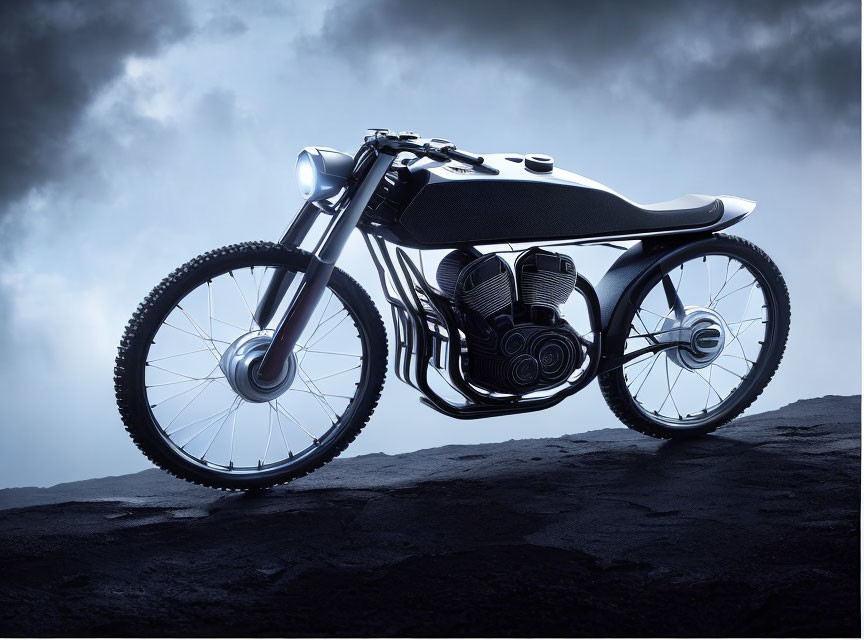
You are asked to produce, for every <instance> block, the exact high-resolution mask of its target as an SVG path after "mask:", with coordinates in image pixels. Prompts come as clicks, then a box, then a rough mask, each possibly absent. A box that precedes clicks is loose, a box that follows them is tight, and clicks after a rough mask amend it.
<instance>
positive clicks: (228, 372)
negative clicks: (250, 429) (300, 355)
mask: <svg viewBox="0 0 864 640" xmlns="http://www.w3.org/2000/svg"><path fill="white" fill-rule="evenodd" d="M272 341H273V331H251V332H249V333H246V334H243V335H242V336H240V337H239V338H237V339H236V340H235V341H234V342H233V343H232V344H231V346H230V347H228V348H227V349H225V353H223V354H222V358H221V359H220V360H219V368H220V369H222V373H223V374H224V375H225V379H226V380H228V384H229V385H231V388H232V389H233V390H234V392H235V393H236V394H237V395H238V396H240V397H241V398H243V399H244V400H246V401H247V402H269V401H271V400H275V399H276V398H278V397H279V396H281V395H282V394H283V393H284V392H285V391H286V390H287V389H288V387H290V386H291V383H292V382H294V376H295V375H296V373H297V359H296V357H295V356H294V354H293V353H292V354H291V355H290V356H289V357H288V359H286V360H285V362H284V363H283V365H282V371H281V373H280V374H279V375H278V376H277V377H276V382H275V383H274V384H267V385H266V386H265V385H263V384H261V383H260V382H259V381H257V375H256V374H257V372H258V367H259V365H260V364H261V360H262V359H263V358H264V354H265V353H266V352H267V348H268V347H269V346H270V343H271V342H272Z"/></svg>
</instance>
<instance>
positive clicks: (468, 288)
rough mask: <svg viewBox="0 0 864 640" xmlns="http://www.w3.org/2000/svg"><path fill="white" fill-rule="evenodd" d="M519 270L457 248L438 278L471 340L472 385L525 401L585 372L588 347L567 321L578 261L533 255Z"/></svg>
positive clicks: (467, 363)
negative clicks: (527, 396)
mask: <svg viewBox="0 0 864 640" xmlns="http://www.w3.org/2000/svg"><path fill="white" fill-rule="evenodd" d="M515 271H516V273H515V277H514V274H513V270H512V269H511V268H510V265H509V264H508V263H507V261H506V260H504V259H503V258H502V257H501V256H499V255H497V254H488V255H480V254H479V253H478V252H476V251H466V250H461V249H458V250H456V251H452V252H451V253H449V254H448V255H447V256H445V257H444V259H443V260H442V261H441V264H440V265H439V267H438V272H437V274H436V276H437V280H438V286H439V288H440V289H441V291H442V292H444V294H445V295H446V296H447V297H449V298H450V299H451V301H452V303H453V306H454V308H455V310H456V315H457V318H458V323H459V327H460V329H461V330H462V331H463V332H464V333H465V343H466V347H467V354H466V357H465V358H463V369H464V371H465V377H466V380H468V381H469V382H470V383H472V384H474V385H476V386H478V387H481V388H484V389H486V390H488V391H492V392H497V393H507V394H517V395H521V394H525V393H530V392H532V391H538V390H542V389H549V388H552V387H556V386H558V385H560V384H562V383H563V382H565V381H566V380H567V378H569V377H570V375H571V374H572V373H573V372H574V371H576V370H577V369H578V368H579V367H581V366H582V363H583V361H584V359H585V347H584V345H583V342H582V338H581V336H580V335H579V334H578V333H577V332H576V331H575V330H574V329H573V327H571V326H570V325H569V324H568V323H567V322H566V321H565V320H563V319H562V318H561V315H560V306H561V305H562V304H564V303H565V302H566V301H567V299H568V298H569V297H570V294H572V293H573V290H574V286H575V282H576V268H575V266H574V264H573V260H572V259H571V258H570V257H569V256H567V255H564V254H559V253H552V252H549V251H544V250H542V249H537V248H533V249H529V250H528V251H525V252H524V253H522V254H520V256H519V257H518V258H517V259H516V263H515Z"/></svg>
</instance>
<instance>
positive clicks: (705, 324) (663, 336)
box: [656, 306, 727, 369]
mask: <svg viewBox="0 0 864 640" xmlns="http://www.w3.org/2000/svg"><path fill="white" fill-rule="evenodd" d="M726 331H727V330H726V323H725V322H724V321H723V318H722V317H721V316H720V314H719V313H717V312H716V311H714V310H713V309H706V308H705V307H697V306H687V307H684V317H683V318H681V319H680V320H678V319H677V318H676V317H675V312H674V311H671V312H670V313H669V317H667V318H666V320H664V321H663V324H662V326H661V328H660V331H658V332H656V337H657V341H658V342H661V343H667V342H685V343H688V346H679V347H677V348H674V349H669V350H668V351H667V355H668V356H669V359H670V360H671V361H672V362H674V363H675V364H677V365H678V366H679V367H686V368H687V369H703V368H705V367H707V366H708V365H709V364H711V363H712V362H714V360H716V359H717V357H718V356H719V355H720V353H721V352H722V351H723V347H725V346H726Z"/></svg>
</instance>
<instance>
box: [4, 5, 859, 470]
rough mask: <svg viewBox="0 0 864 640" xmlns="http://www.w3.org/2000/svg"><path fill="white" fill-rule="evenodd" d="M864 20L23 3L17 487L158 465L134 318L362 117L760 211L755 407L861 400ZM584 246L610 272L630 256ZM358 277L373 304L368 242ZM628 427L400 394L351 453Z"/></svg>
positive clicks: (7, 188)
mask: <svg viewBox="0 0 864 640" xmlns="http://www.w3.org/2000/svg"><path fill="white" fill-rule="evenodd" d="M860 21H861V18H860V6H859V4H858V3H857V2H854V1H852V0H814V1H810V2H805V1H799V2H794V1H789V0H784V1H779V0H778V1H776V2H768V1H758V0H757V1H752V0H751V1H746V2H745V1H740V2H738V1H728V0H724V1H722V2H721V1H719V0H718V1H716V2H708V1H706V2H692V1H690V0H680V1H676V0H657V1H652V2H641V3H636V2H624V1H606V2H602V3H594V2H546V1H541V0H533V1H532V2H517V1H515V0H508V1H499V2H494V3H493V2H489V3H483V2H474V3H465V2H460V1H458V0H446V1H441V0H438V1H436V2H426V3H421V2H405V1H396V0H392V1H386V0H378V1H374V2H373V1H369V2H358V1H356V0H353V1H350V2H349V1H345V2H321V3H311V2H290V1H284V2H277V1H275V0H274V1H269V0H261V1H257V2H244V3H233V2H228V1H227V0H224V1H217V0H212V1H196V2H194V3H189V4H184V3H182V2H179V1H175V0H154V1H151V2H148V3H140V2H135V1H131V0H130V1H129V2H126V1H119V0H108V1H105V2H98V3H97V2H83V1H82V2H71V1H56V2H39V1H35V2H31V1H16V0H6V2H3V3H2V4H0V84H2V96H3V99H2V100H0V349H2V355H0V406H2V407H3V419H2V420H0V486H22V485H47V484H53V483H56V482H62V481H67V480H75V479H82V478H89V477H94V476H103V475H109V474H119V473H126V472H131V471H137V470H140V469H143V468H146V467H147V466H148V464H147V461H146V460H145V459H144V458H143V456H141V455H140V454H139V453H138V452H137V450H136V449H135V447H134V445H133V444H132V443H131V441H130V440H129V439H128V438H127V436H126V434H125V432H124V431H123V428H122V425H121V423H120V420H119V417H118V416H117V413H116V409H115V407H114V402H113V388H112V367H113V359H114V355H115V349H116V344H117V342H118V340H119V337H120V335H121V333H122V330H123V326H124V324H125V322H126V320H127V319H128V317H129V315H130V314H131V312H132V311H133V310H134V308H135V306H136V304H137V303H138V302H139V301H140V300H141V298H143V296H144V295H145V294H146V293H147V292H148V291H149V289H150V288H151V287H152V286H153V285H154V284H156V283H157V282H158V281H159V280H160V279H161V278H162V277H163V276H164V275H166V274H167V273H168V272H169V271H170V270H172V269H173V268H174V267H175V266H177V265H179V264H181V263H183V262H185V261H186V260H187V259H189V258H190V257H193V256H194V255H197V254H199V253H202V252H204V251H206V250H209V249H211V248H214V247H216V246H220V245H223V244H228V243H233V242H238V241H242V240H251V239H274V240H275V239H277V238H278V236H279V234H280V233H281V231H282V230H283V228H284V227H285V226H286V225H287V223H288V222H289V221H290V219H291V216H292V215H293V214H294V213H295V211H296V210H297V209H298V207H299V205H300V203H301V201H300V197H299V195H298V193H297V190H296V187H295V182H294V177H293V167H294V159H295V157H296V153H297V151H298V149H299V148H301V147H303V146H306V145H311V144H318V145H326V146H332V147H336V148H341V149H345V150H347V151H353V150H354V149H356V147H357V146H358V144H359V143H360V142H361V140H362V136H363V134H364V130H365V129H366V128H367V127H389V128H393V129H411V130H415V131H419V132H421V133H423V134H425V135H429V136H441V137H446V138H448V139H451V140H454V141H456V142H457V143H458V144H459V146H460V147H462V148H466V149H470V150H473V151H476V152H497V151H515V152H545V153H549V154H551V155H553V156H555V158H556V163H557V164H558V166H563V167H565V168H568V169H571V170H573V171H576V172H578V173H581V174H583V175H587V176H589V177H591V178H593V179H596V180H598V181H600V182H602V183H604V184H607V185H609V186H611V187H612V188H614V189H616V190H617V191H619V192H621V193H623V194H625V195H626V196H628V197H630V198H632V199H634V200H636V201H640V202H656V201H662V200H669V199H672V198H674V197H677V196H679V195H682V194H684V193H709V194H731V195H739V196H743V197H746V198H750V199H753V200H757V201H758V202H759V205H758V207H757V209H756V211H755V213H754V214H753V215H752V216H751V217H750V218H748V219H747V220H746V221H744V222H743V223H742V224H741V225H739V226H738V227H736V228H735V233H737V234H739V235H744V236H746V237H747V238H748V239H750V240H752V241H754V242H756V243H757V244H759V245H760V246H762V247H763V248H764V249H765V250H767V251H768V253H769V254H770V255H772V256H773V257H774V258H775V260H776V261H777V262H778V264H779V265H780V267H781V269H782V270H783V272H784V273H785V275H786V277H787V280H788V283H789V287H790V292H791V296H792V308H793V315H792V332H791V337H790V344H789V348H788V350H787V354H786V357H785V360H784V362H783V364H782V365H781V368H780V371H779V374H778V376H777V377H776V378H775V381H774V382H773V383H772V384H771V386H769V388H768V390H767V391H766V392H765V394H764V395H763V397H762V398H761V399H760V400H759V402H758V403H757V404H756V405H755V407H754V409H752V410H756V411H758V410H764V409H770V408H774V407H778V406H780V405H783V404H786V403H788V402H791V401H794V400H796V399H799V398H803V397H812V396H819V395H824V394H828V393H840V394H848V393H857V392H859V391H860V385H861V378H860V369H861V360H860V351H861V340H860V326H861V295H860V289H861V282H860V272H861V246H860V238H861V204H860V203H861V179H860V176H861V173H860V172H861V167H860V151H861V149H860V117H861V114H860V90H861V89H860ZM572 255H573V256H574V258H575V260H576V264H577V267H578V268H579V269H580V271H582V272H583V273H584V274H586V275H587V276H588V277H589V278H590V279H591V280H593V281H595V282H596V281H597V280H598V279H599V278H600V276H601V275H602V273H603V271H604V269H605V267H606V266H608V264H609V263H610V262H611V260H613V259H614V257H615V254H614V252H612V254H610V253H609V252H608V251H607V250H600V249H587V250H576V251H574V252H572ZM340 266H342V267H343V268H345V269H346V270H348V271H350V272H352V274H354V275H355V277H357V279H358V280H360V281H361V282H362V283H364V284H365V285H366V286H367V288H368V289H369V290H370V292H372V294H373V298H374V299H375V300H376V302H377V303H378V304H379V305H381V307H382V308H383V304H384V302H383V299H382V298H381V296H380V294H379V292H378V291H377V281H376V280H375V278H374V275H373V272H372V268H371V264H370V262H369V259H368V257H367V256H366V255H365V253H364V249H363V247H362V243H361V242H357V241H356V239H355V241H353V242H352V244H351V245H350V246H349V250H348V251H347V253H346V255H345V258H344V261H343V263H342V264H341V265H340ZM406 412H410V415H411V416H412V420H411V422H410V424H406V423H405V420H404V416H405V415H406ZM610 426H617V423H616V421H615V419H614V417H613V416H612V414H611V413H610V412H609V411H608V410H607V409H606V407H605V405H604V404H603V401H602V399H601V397H600V394H599V392H598V391H597V390H596V387H594V386H592V387H590V388H589V389H588V390H586V391H585V392H583V393H581V394H579V395H578V396H576V397H575V398H573V399H570V400H568V401H567V402H565V403H564V404H562V405H559V406H558V407H556V408H554V409H552V410H549V411H547V412H545V413H542V414H534V415H529V416H521V417H510V418H502V419H495V420H489V421H474V422H470V423H462V422H455V421H450V420H448V419H446V418H444V417H442V416H439V415H437V414H435V413H433V412H432V411H431V410H429V409H426V408H423V407H421V406H420V405H419V404H418V403H417V400H416V397H415V394H414V393H413V392H412V391H411V390H410V389H408V388H405V387H402V386H400V383H399V382H398V381H396V380H395V378H393V377H392V376H391V378H390V379H389V380H388V383H387V385H386V387H385V392H384V399H383V402H382V403H381V404H380V405H379V409H378V411H377V413H376V414H375V415H374V416H373V418H372V421H371V422H370V424H369V426H367V428H366V430H365V431H364V433H363V434H362V435H361V437H360V438H359V439H358V440H357V441H356V442H355V443H354V444H353V445H352V446H351V448H350V449H349V452H348V453H349V454H355V455H356V454H361V453H369V452H374V451H385V452H397V451H409V450H414V449H417V448H421V447H428V446H435V445H440V444H445V443H455V442H460V443H464V442H480V441H496V440H504V439H508V438H522V437H535V436H549V435H560V434H562V433H574V432H577V431H582V430H587V429H595V428H601V427H610Z"/></svg>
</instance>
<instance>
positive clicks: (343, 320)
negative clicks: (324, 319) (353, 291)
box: [308, 309, 351, 348]
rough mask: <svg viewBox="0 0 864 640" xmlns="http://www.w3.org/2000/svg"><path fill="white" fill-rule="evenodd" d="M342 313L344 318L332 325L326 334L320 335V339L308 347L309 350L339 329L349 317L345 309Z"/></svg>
mask: <svg viewBox="0 0 864 640" xmlns="http://www.w3.org/2000/svg"><path fill="white" fill-rule="evenodd" d="M342 311H344V312H345V316H344V317H343V318H342V319H341V320H339V322H337V323H336V324H335V325H333V327H331V328H330V329H329V330H328V331H327V333H325V334H322V335H321V337H320V338H318V339H317V340H316V341H315V342H313V343H312V344H310V345H308V346H309V347H310V348H311V347H314V346H315V345H316V344H320V343H321V341H322V340H324V338H326V337H327V336H329V335H330V334H331V333H333V332H334V331H336V329H338V328H339V325H341V324H342V323H343V322H345V320H347V319H348V318H350V317H351V314H349V313H348V310H347V309H343V310H342ZM340 313H341V312H340ZM328 319H329V318H328Z"/></svg>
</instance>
